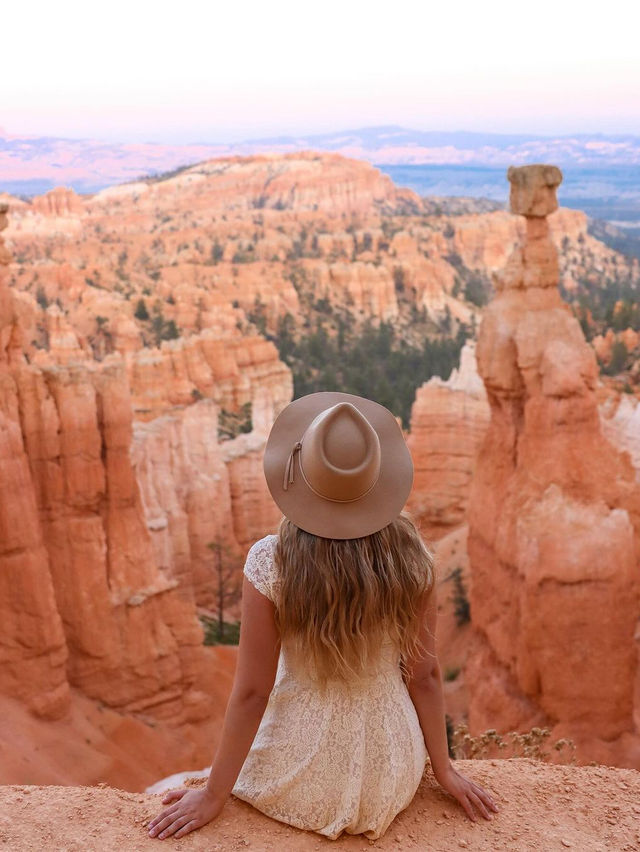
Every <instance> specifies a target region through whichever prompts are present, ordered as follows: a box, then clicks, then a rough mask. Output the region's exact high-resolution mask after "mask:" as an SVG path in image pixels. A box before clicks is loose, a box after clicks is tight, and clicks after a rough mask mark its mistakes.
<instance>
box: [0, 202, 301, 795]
mask: <svg viewBox="0 0 640 852" xmlns="http://www.w3.org/2000/svg"><path fill="white" fill-rule="evenodd" d="M5 214H6V206H5V207H2V208H0V227H4V226H5V225H6V215H5ZM0 259H1V260H2V261H3V263H2V265H0V385H1V387H2V393H1V394H0V474H1V475H0V615H1V620H0V660H1V661H2V665H1V666H0V703H1V704H2V705H3V707H4V713H3V715H4V716H5V718H9V717H11V718H14V719H16V720H18V719H19V718H20V712H21V710H20V708H23V709H24V708H26V709H27V710H29V711H31V713H32V714H35V715H36V716H37V717H38V718H39V719H41V720H46V721H47V722H48V723H49V724H56V725H58V726H64V725H67V730H68V736H70V738H71V740H73V736H74V734H73V731H74V730H75V731H76V732H77V733H79V729H80V728H81V725H79V719H78V717H79V715H81V714H79V707H81V706H84V707H85V708H86V707H87V702H88V703H89V705H90V706H91V707H92V709H90V710H85V711H84V712H85V714H87V713H88V714H89V715H91V714H93V716H94V719H93V720H92V722H91V723H89V724H87V725H86V728H87V730H89V729H91V730H92V731H93V734H94V735H95V731H96V730H98V729H100V727H101V726H100V722H99V721H97V720H96V719H95V715H96V714H95V710H96V707H97V706H98V705H99V707H100V708H110V709H111V710H113V711H116V714H120V716H121V717H122V716H124V717H125V718H126V717H127V716H128V717H129V719H130V725H129V730H130V734H129V737H130V738H129V741H128V750H127V755H128V757H127V760H128V764H127V769H128V770H130V771H132V772H133V775H134V776H137V777H138V778H139V779H140V780H145V779H146V780H147V783H148V781H150V780H152V779H153V778H154V777H157V774H158V770H159V767H160V764H163V765H165V766H166V768H167V769H168V768H169V767H170V766H171V765H172V764H173V761H174V760H180V761H185V760H187V761H189V762H191V761H192V760H194V759H195V760H196V761H197V762H199V763H202V762H205V761H206V760H207V759H208V758H209V757H210V753H211V748H212V747H213V745H214V744H215V740H216V733H215V729H214V727H213V726H214V725H215V723H216V722H219V719H220V716H221V713H222V711H223V708H224V695H221V694H220V685H219V684H216V682H215V677H214V672H215V669H216V666H215V663H214V657H215V652H214V651H213V649H209V648H205V647H204V646H203V644H202V639H203V633H202V627H201V626H200V624H199V622H198V619H197V616H196V606H195V594H194V593H195V591H196V590H197V589H198V587H199V586H201V587H204V588H205V589H206V591H207V593H208V595H209V597H210V595H211V588H210V586H211V583H212V579H213V568H212V560H211V554H210V553H209V561H208V563H206V564H205V562H204V555H203V550H204V548H205V547H206V543H207V540H208V539H215V538H217V537H220V536H224V533H225V532H228V536H227V537H228V540H230V541H231V544H232V545H234V546H235V548H236V552H237V548H238V541H237V539H236V538H235V536H234V531H233V523H234V505H233V504H234V498H233V496H232V495H233V485H232V481H233V480H237V479H238V478H240V479H241V480H242V482H243V486H244V484H246V483H247V481H248V480H250V479H252V478H253V479H254V480H258V478H259V467H260V452H261V449H262V446H263V444H264V440H265V437H266V433H267V432H268V429H269V426H270V424H271V422H272V420H273V417H274V416H275V413H277V411H278V407H280V406H282V405H283V404H284V402H285V401H287V399H288V395H289V394H290V390H291V389H290V376H289V373H288V371H287V370H286V369H285V368H284V367H283V366H282V365H281V364H280V362H279V361H278V360H277V357H276V355H275V353H274V350H273V347H272V346H271V344H268V343H266V341H263V340H258V339H254V340H249V341H247V345H246V346H245V348H244V349H243V348H242V347H241V346H238V345H237V341H232V342H231V341H230V342H229V343H228V345H227V350H228V357H227V359H226V361H225V363H226V365H227V367H226V368H225V378H224V379H223V380H221V381H220V386H219V390H218V394H219V398H220V400H221V402H223V403H224V402H226V401H227V400H233V401H235V400H240V401H241V402H243V401H244V400H248V401H250V402H252V403H254V412H253V415H254V418H255V422H256V429H255V430H253V431H252V432H251V433H250V434H248V435H244V436H242V437H243V438H244V439H245V443H244V444H241V443H239V441H240V439H236V440H235V441H233V440H232V441H229V442H227V446H224V445H223V444H220V442H219V439H218V432H217V425H218V412H219V410H220V409H219V406H218V405H217V404H216V402H215V401H214V400H213V399H202V400H200V402H197V403H195V404H193V405H190V406H184V407H183V408H182V410H179V409H177V408H176V400H175V395H176V394H177V395H178V396H179V395H180V393H187V392H188V391H189V389H190V388H193V387H195V388H198V386H199V383H200V382H205V383H206V382H207V381H210V380H211V373H210V371H209V373H206V371H205V372H203V371H202V370H200V372H198V370H197V365H198V363H200V366H202V364H205V365H206V363H207V362H206V358H201V360H200V362H197V360H194V358H190V357H189V350H188V349H187V352H186V353H185V351H184V348H181V347H175V346H174V347H173V350H171V347H169V349H170V350H171V353H174V350H175V351H177V352H179V353H180V360H179V361H176V360H174V361H173V368H172V371H170V372H169V373H166V372H165V373H164V374H163V376H165V377H167V376H169V377H171V376H173V377H175V382H174V384H173V385H172V384H171V382H170V381H169V379H167V378H164V379H163V378H162V377H159V378H158V380H159V382H160V383H161V386H160V391H161V393H160V398H159V401H158V402H157V403H156V408H157V411H164V410H165V409H166V408H167V406H168V405H169V403H171V405H173V409H172V417H173V421H172V422H169V425H168V426H167V425H165V424H163V423H162V422H161V421H162V418H156V420H155V421H153V422H152V423H148V424H144V426H146V427H148V428H149V430H150V434H151V437H147V436H145V435H144V434H143V435H142V436H138V438H137V440H136V452H137V456H136V452H132V439H133V406H132V400H131V394H130V385H129V376H128V368H127V363H126V361H125V358H123V357H122V355H120V354H112V355H108V356H107V357H105V358H104V360H103V361H102V362H96V361H94V360H92V359H88V358H87V353H86V352H84V351H83V350H82V349H80V347H79V344H78V340H77V337H76V336H75V334H74V333H73V331H72V330H71V329H70V327H69V326H68V325H67V324H66V321H65V320H64V318H63V317H62V316H61V313H60V311H59V309H58V308H57V307H56V306H50V307H49V308H48V311H47V316H48V318H49V319H50V326H49V334H50V337H51V340H52V343H53V346H52V348H51V350H49V351H45V350H42V349H36V348H34V347H33V346H29V343H28V341H29V339H30V334H31V331H32V329H31V326H30V324H29V318H30V313H29V311H30V309H31V308H32V307H33V303H32V302H30V300H29V299H28V297H26V296H25V294H23V293H16V292H14V291H12V290H11V289H9V287H8V286H7V273H6V263H7V261H8V259H9V257H8V255H7V252H6V249H5V247H4V245H0ZM198 346H199V347H200V348H198ZM191 348H192V350H194V351H196V352H202V351H206V350H207V340H206V339H205V340H203V341H198V340H195V341H194V345H193V346H192V347H191ZM265 349H266V351H267V354H266V355H265ZM29 353H31V356H32V357H30V356H29ZM168 357H169V358H170V357H171V354H170V355H169V356H168ZM178 364H180V365H183V367H182V369H183V373H182V375H181V373H180V370H179V369H178V367H177V365H178ZM189 368H190V369H191V372H189ZM243 368H246V372H245V373H243V372H242V369H243ZM274 368H275V369H274ZM278 371H279V372H278ZM203 376H204V378H203ZM270 377H271V378H270ZM190 381H191V382H192V383H191V384H190V383H189V382H190ZM258 386H259V390H258ZM176 387H177V389H176ZM213 396H215V394H213ZM164 416H165V418H167V419H169V420H171V418H170V416H169V415H167V414H165V415H164ZM153 427H155V431H156V433H160V435H161V436H162V438H163V440H164V441H165V445H166V446H167V449H166V451H164V455H163V452H160V451H157V450H158V448H157V446H156V447H155V449H156V452H155V454H153V450H154V446H153V443H152V439H153ZM176 436H177V437H176ZM172 438H174V441H173V443H171V441H172ZM146 442H151V443H150V445H149V446H145V443H146ZM232 447H233V449H231V448H232ZM145 454H146V455H145ZM144 458H147V461H148V460H149V459H150V458H152V461H153V463H151V462H149V461H148V464H147V471H148V476H149V481H147V482H145V478H144V475H140V476H139V477H137V476H136V468H135V462H136V461H138V462H139V463H140V464H142V462H141V461H140V460H141V459H144ZM239 458H246V459H247V460H248V462H247V463H248V465H249V466H248V467H246V465H245V468H243V469H237V463H236V462H237V459H239ZM228 460H229V463H230V466H233V469H232V472H231V474H230V475H229V474H228V473H227V467H226V463H227V461H228ZM163 463H164V464H165V465H166V467H167V471H168V475H167V476H166V479H165V481H163V482H162V488H163V489H164V492H165V493H163V494H162V495H161V496H162V498H163V500H162V506H163V511H164V513H165V518H166V516H167V515H170V514H171V509H172V506H174V505H175V504H177V505H178V509H182V510H183V513H184V515H185V516H186V521H184V518H182V519H181V518H178V519H177V521H176V523H175V530H174V531H173V532H174V537H173V538H171V539H170V541H169V543H168V544H167V542H165V548H164V551H163V552H162V555H163V556H166V554H167V551H169V557H170V558H164V559H163V558H158V551H159V548H158V543H157V542H156V541H153V540H152V534H153V532H152V531H154V530H155V531H157V529H158V520H159V519H158V515H157V511H156V506H155V505H154V504H153V502H152V500H150V499H149V500H148V502H147V504H146V505H145V504H144V503H143V499H142V498H143V495H149V494H151V495H152V496H157V494H156V492H154V490H153V482H155V481H156V480H155V477H156V476H157V474H158V473H162V469H161V468H162V464H163ZM260 473H261V471H260ZM260 478H261V477H260ZM185 480H187V481H188V488H185ZM140 482H142V485H143V487H142V488H141V487H140ZM243 486H242V487H243ZM236 490H237V488H236ZM164 498H166V499H164ZM261 501H262V502H261ZM262 504H265V505H262ZM270 506H271V504H270V503H269V504H267V497H266V495H265V494H264V493H256V497H255V499H254V501H253V503H251V502H250V503H249V504H248V508H249V510H250V511H251V512H252V513H253V514H252V516H251V517H250V518H247V517H246V516H245V514H243V512H244V511H245V510H244V509H236V514H237V516H238V525H239V529H240V530H241V531H242V535H243V536H245V537H247V538H251V537H253V536H254V535H255V533H256V532H257V531H259V533H260V535H262V534H263V531H264V526H263V525H265V526H268V527H269V526H271V525H272V524H273V523H274V522H275V520H277V518H276V517H275V513H274V512H273V510H272V511H271V514H269V509H270ZM176 514H179V512H177V513H176ZM181 520H182V521H183V523H182V527H181V526H180V521H181ZM256 537H257V536H256ZM243 543H244V539H243ZM180 547H182V548H183V549H182V550H180ZM207 571H208V573H207ZM181 572H182V573H181ZM185 573H188V576H187V577H185V576H184V574H185ZM204 596H205V597H206V595H204ZM227 688H228V687H226V686H225V688H224V690H223V692H224V693H225V694H226V689H227ZM212 702H213V706H212ZM91 703H92V704H91ZM116 718H117V716H116ZM70 719H73V722H74V724H72V725H70V724H67V723H68V722H69V720H70ZM16 724H18V723H17V722H16ZM108 724H109V725H110V726H112V729H114V728H115V727H116V726H115V725H114V721H113V717H112V718H111V720H110V721H109V723H108ZM21 725H22V727H23V728H24V727H25V726H26V725H27V720H26V719H25V718H23V720H22V723H21ZM119 725H120V723H119V722H118V726H119ZM181 728H182V729H186V730H188V734H187V735H185V736H184V737H183V738H176V737H175V734H174V733H172V731H174V732H175V731H176V730H178V729H181ZM36 730H37V726H35V727H34V732H35V731H36ZM38 730H39V729H38ZM102 730H103V731H104V729H102ZM126 736H127V735H126V734H124V738H125V739H126ZM151 741H155V744H156V749H159V752H160V754H161V755H162V759H161V760H160V761H159V762H158V761H155V760H154V763H156V765H155V767H154V766H152V765H151V766H149V768H148V769H147V770H146V771H145V769H144V767H138V768H132V764H135V760H136V758H135V755H136V749H137V748H139V749H141V750H146V749H148V748H149V746H150V742H151ZM169 743H171V750H170V751H168V750H166V749H165V748H163V744H164V745H165V746H167V745H168V744H169ZM122 744H123V741H122V740H121V741H120V742H119V743H115V742H114V743H113V747H112V748H111V749H110V747H109V745H108V742H107V744H106V747H105V745H104V744H103V746H102V747H101V750H103V757H102V760H101V765H100V769H99V770H97V769H96V768H95V767H92V766H91V765H90V759H87V758H89V756H90V755H91V749H84V747H83V748H82V750H83V756H84V761H83V765H77V764H76V763H75V761H74V759H73V753H75V752H74V751H73V749H74V746H73V745H70V748H71V752H72V753H70V754H64V753H61V754H59V755H58V758H57V759H58V760H60V761H62V762H63V763H64V762H65V761H66V762H67V765H68V766H74V767H75V772H76V775H75V777H76V778H78V777H81V778H85V779H86V780H90V779H91V778H92V777H95V775H94V773H96V772H97V771H99V772H100V774H101V775H102V777H109V778H111V779H112V780H113V782H114V783H118V782H119V783H127V782H126V781H125V778H126V776H125V775H123V761H121V760H120V758H118V759H119V760H120V763H119V767H118V768H116V767H115V766H114V767H113V768H112V769H110V768H109V761H108V760H106V761H105V757H107V756H108V755H109V754H111V755H112V757H113V758H114V760H115V755H116V754H118V753H119V751H120V749H121V746H122ZM76 751H78V749H76ZM140 754H142V751H140ZM94 757H95V754H94ZM3 763H4V770H3V771H8V770H7V767H8V766H9V767H13V770H15V772H16V773H18V776H20V775H21V776H22V777H23V778H24V777H28V778H37V777H42V775H41V774H40V773H41V772H44V773H46V772H52V771H56V770H55V767H54V766H53V765H52V766H45V765H43V766H40V767H38V766H31V765H25V766H21V765H19V763H18V756H17V755H13V753H12V749H11V748H9V747H7V748H6V749H4V751H3ZM58 769H60V767H58ZM13 777H16V776H15V775H14V776H13ZM129 783H132V782H129ZM138 783H140V781H138Z"/></svg>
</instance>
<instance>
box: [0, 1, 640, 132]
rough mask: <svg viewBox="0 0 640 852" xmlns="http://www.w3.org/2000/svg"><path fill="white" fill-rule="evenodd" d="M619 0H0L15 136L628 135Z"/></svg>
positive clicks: (629, 82) (6, 95)
mask: <svg viewBox="0 0 640 852" xmlns="http://www.w3.org/2000/svg"><path fill="white" fill-rule="evenodd" d="M635 7H636V4H635V3H633V2H631V0H608V2H598V3H589V0H582V2H574V0H553V2H552V0H538V2H535V3H532V2H528V3H525V2H522V0H520V2H518V0H508V2H507V1H506V0H505V2H503V0H487V2H479V0H475V2H467V0H458V2H451V0H448V2H447V0H438V2H437V3H430V2H427V0H417V2H407V0H394V2H377V0H368V2H360V0H338V1H337V0H323V2H316V3H313V2H304V0H296V2H290V0H260V2H253V0H249V1H248V2H247V0H245V2H241V0H235V2H234V0H227V2H224V3H222V2H220V0H217V2H216V0H208V2H206V3H202V2H195V0H172V2H164V0H155V2H146V0H127V2H124V1H123V0H111V2H109V3H91V2H88V0H47V2H33V1H32V0H9V2H8V3H6V4H3V9H2V13H1V14H0V20H1V21H2V30H3V35H4V38H3V45H2V71H1V79H0V126H2V127H4V129H5V130H6V131H8V132H9V133H11V134H21V133H25V134H36V135H44V134H48V135H66V136H93V137H96V138H103V139H110V140H132V141H133V140H135V141H146V140H148V141H164V142H171V141H174V142H189V141H206V142H216V141H237V140H240V139H244V138H250V137H256V136H265V135H277V134H280V133H286V134H288V133H295V132H299V133H311V132H324V131H332V130H341V129H345V128H352V127H361V126H364V125H373V124H401V125H404V126H407V127H412V128H419V129H423V130H461V129H469V130H484V131H498V132H526V133H550V134H556V133H578V132H589V133H591V132H606V133H616V132H618V133H637V134H640V42H639V41H638V26H637V25H638V23H639V22H640V13H639V12H638V11H635V12H634V11H632V10H633V9H634V8H635Z"/></svg>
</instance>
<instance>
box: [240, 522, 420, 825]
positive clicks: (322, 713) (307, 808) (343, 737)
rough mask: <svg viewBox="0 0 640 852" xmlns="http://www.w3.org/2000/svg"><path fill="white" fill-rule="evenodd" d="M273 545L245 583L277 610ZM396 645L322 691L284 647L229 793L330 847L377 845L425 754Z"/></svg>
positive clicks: (404, 802) (262, 550)
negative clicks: (354, 841) (342, 839)
mask: <svg viewBox="0 0 640 852" xmlns="http://www.w3.org/2000/svg"><path fill="white" fill-rule="evenodd" d="M277 543H278V536H275V535H272V536H266V537H265V538H263V539H261V540H260V541H258V542H256V544H254V545H253V547H252V548H251V550H250V551H249V555H248V557H247V561H246V564H245V569H244V572H245V575H246V576H247V578H248V580H249V581H250V582H251V583H252V585H253V586H254V587H255V588H256V589H258V591H259V592H261V593H262V594H263V595H265V596H266V597H268V598H269V599H270V600H271V601H272V602H273V604H274V606H276V607H277V605H278V600H279V597H278V596H279V593H280V585H281V584H280V577H279V573H278V569H277V565H276V559H275V551H276V546H277ZM399 662H400V661H399V653H398V651H397V649H396V647H395V645H394V643H393V642H392V641H391V640H389V641H387V642H385V643H383V647H382V648H381V652H380V656H379V658H378V660H376V661H375V662H374V663H373V664H372V665H371V667H370V670H369V671H367V672H365V673H363V676H362V677H360V678H358V679H355V680H351V681H345V680H344V679H340V678H335V679H329V680H327V681H326V682H325V683H323V684H319V683H318V682H317V680H315V679H314V678H313V676H312V673H311V672H310V671H309V669H308V667H306V666H305V665H304V661H303V660H301V659H299V658H298V656H297V655H291V654H289V653H288V651H287V646H286V643H284V644H283V646H282V651H281V654H280V659H279V662H278V671H277V674H276V681H275V684H274V688H273V691H272V693H271V696H270V698H269V703H268V705H267V709H266V711H265V714H264V716H263V718H262V722H261V724H260V728H259V730H258V733H257V735H256V738H255V740H254V743H253V746H252V748H251V751H250V752H249V755H248V757H247V759H246V761H245V763H244V766H243V768H242V771H241V773H240V775H239V777H238V780H237V782H236V785H235V787H234V789H233V792H234V794H235V795H236V796H238V797H239V798H241V799H244V800H245V801H248V802H251V804H253V805H254V806H255V807H256V808H258V809H259V810H261V811H263V812H264V813H266V814H268V815H269V816H272V817H275V818H276V819H280V820H283V821H285V822H288V823H290V824H291V825H296V826H298V827H300V828H306V829H313V830H314V831H317V832H320V833H321V834H325V835H326V836H327V837H330V838H332V839H334V838H336V837H337V836H338V835H339V834H340V833H341V832H342V831H346V832H348V833H350V834H358V833H361V832H363V833H365V834H366V835H367V836H368V837H370V838H372V839H374V838H377V837H379V836H380V835H381V834H382V833H383V832H384V831H385V830H386V828H387V826H388V825H389V823H390V822H391V820H392V819H393V818H394V817H395V816H396V814H397V813H398V812H399V811H400V810H402V809H403V808H405V807H407V806H408V804H409V803H410V802H411V799H412V798H413V796H414V794H415V791H416V789H417V787H418V784H419V783H420V779H421V777H422V773H423V770H424V766H425V760H426V756H427V753H426V748H425V744H424V739H423V736H422V732H421V729H420V724H419V721H418V717H417V714H416V711H415V708H414V705H413V703H412V701H411V698H410V697H409V694H408V692H407V688H406V686H405V684H404V681H403V679H402V673H401V669H400V665H399Z"/></svg>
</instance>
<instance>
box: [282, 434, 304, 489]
mask: <svg viewBox="0 0 640 852" xmlns="http://www.w3.org/2000/svg"><path fill="white" fill-rule="evenodd" d="M301 449H302V443H301V442H300V441H296V443H295V444H294V445H293V449H292V450H291V452H290V453H289V458H288V459H287V464H286V465H285V468H284V480H283V482H282V488H283V490H284V491H287V489H288V488H289V486H290V485H293V474H294V471H295V466H296V465H295V455H296V453H298V452H300V450H301ZM300 470H302V467H300ZM302 475H303V476H304V474H302Z"/></svg>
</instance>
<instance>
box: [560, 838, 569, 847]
mask: <svg viewBox="0 0 640 852" xmlns="http://www.w3.org/2000/svg"><path fill="white" fill-rule="evenodd" d="M560 843H562V845H563V846H571V844H570V843H569V841H568V840H565V839H564V837H561V838H560Z"/></svg>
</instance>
